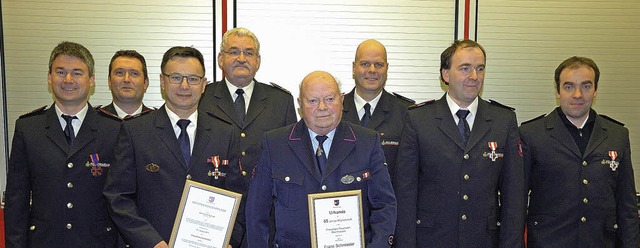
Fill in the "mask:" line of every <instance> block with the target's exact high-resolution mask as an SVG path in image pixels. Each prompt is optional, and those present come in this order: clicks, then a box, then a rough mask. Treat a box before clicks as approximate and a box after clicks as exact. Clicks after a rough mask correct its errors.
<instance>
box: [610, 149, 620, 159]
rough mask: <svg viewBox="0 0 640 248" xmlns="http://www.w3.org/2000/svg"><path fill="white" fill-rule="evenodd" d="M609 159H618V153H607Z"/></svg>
mask: <svg viewBox="0 0 640 248" xmlns="http://www.w3.org/2000/svg"><path fill="white" fill-rule="evenodd" d="M609 157H610V158H611V161H614V160H616V158H618V152H616V151H609Z"/></svg>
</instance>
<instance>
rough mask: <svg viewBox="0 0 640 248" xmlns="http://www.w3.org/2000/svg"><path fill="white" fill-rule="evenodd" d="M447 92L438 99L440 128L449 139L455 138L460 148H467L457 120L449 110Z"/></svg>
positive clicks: (437, 116)
mask: <svg viewBox="0 0 640 248" xmlns="http://www.w3.org/2000/svg"><path fill="white" fill-rule="evenodd" d="M446 94H447V93H445V95H444V96H442V98H440V100H438V101H436V103H435V104H437V105H436V117H435V118H436V119H439V120H440V122H439V123H438V129H440V131H442V132H443V133H444V134H445V135H446V136H447V137H449V139H451V140H453V142H455V143H456V144H457V145H458V146H459V147H460V149H462V150H465V147H464V145H463V144H462V137H461V136H460V132H458V127H457V126H456V122H455V120H453V116H452V115H451V111H450V110H449V105H448V104H447V99H446V98H445V97H446Z"/></svg>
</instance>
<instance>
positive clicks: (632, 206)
mask: <svg viewBox="0 0 640 248" xmlns="http://www.w3.org/2000/svg"><path fill="white" fill-rule="evenodd" d="M599 78H600V70H599V69H598V66H597V65H596V63H595V62H593V60H591V59H589V58H584V57H570V58H568V59H566V60H565V61H564V62H562V63H561V64H560V65H559V66H558V68H557V69H556V71H555V82H556V97H557V99H558V102H559V103H560V106H559V107H557V108H556V109H555V110H553V111H552V112H551V113H549V114H548V115H547V116H544V115H543V116H540V117H538V118H536V119H534V120H531V121H528V122H525V123H523V124H522V126H521V127H520V135H521V137H522V148H523V152H524V165H525V172H526V176H527V182H528V189H529V190H530V201H529V211H528V215H527V227H528V246H529V247H531V248H536V247H598V248H605V247H634V248H635V247H638V237H639V234H640V231H639V230H638V225H639V224H638V216H637V213H638V212H637V211H638V209H637V207H636V197H635V183H634V179H633V167H632V166H631V150H630V148H629V130H627V129H626V128H625V127H623V125H622V124H621V123H619V122H617V121H615V120H612V119H610V118H608V117H606V116H603V115H598V114H597V113H596V111H595V110H593V109H592V108H591V105H592V103H593V99H595V97H596V95H597V90H598V80H599Z"/></svg>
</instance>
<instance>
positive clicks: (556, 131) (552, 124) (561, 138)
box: [545, 110, 595, 157]
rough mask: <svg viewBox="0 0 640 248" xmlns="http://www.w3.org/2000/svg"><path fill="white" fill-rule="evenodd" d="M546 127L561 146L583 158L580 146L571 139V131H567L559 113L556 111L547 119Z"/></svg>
mask: <svg viewBox="0 0 640 248" xmlns="http://www.w3.org/2000/svg"><path fill="white" fill-rule="evenodd" d="M545 126H546V129H547V131H548V132H549V135H551V137H553V138H554V139H556V140H557V141H558V142H560V144H562V145H564V146H565V147H567V149H569V150H570V151H571V152H573V153H574V154H575V155H576V156H578V157H582V156H581V155H580V149H578V145H576V142H575V141H574V140H573V138H572V137H571V134H570V133H569V131H567V127H565V126H564V122H562V119H560V116H558V112H557V111H555V110H554V111H553V112H552V113H551V114H549V115H548V116H547V117H545ZM594 130H595V126H594ZM589 143H591V142H589ZM589 145H591V144H589ZM585 154H586V153H585Z"/></svg>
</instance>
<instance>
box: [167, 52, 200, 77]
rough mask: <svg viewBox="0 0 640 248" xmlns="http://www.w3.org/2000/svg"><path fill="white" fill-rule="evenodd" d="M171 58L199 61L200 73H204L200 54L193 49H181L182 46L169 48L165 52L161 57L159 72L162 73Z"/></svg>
mask: <svg viewBox="0 0 640 248" xmlns="http://www.w3.org/2000/svg"><path fill="white" fill-rule="evenodd" d="M173 57H193V58H196V59H198V61H200V65H202V72H205V69H204V58H203V57H202V53H200V51H198V49H195V48H193V47H183V46H174V47H172V48H169V50H167V52H165V53H164V56H162V63H161V64H160V70H162V73H164V66H165V65H167V62H169V60H170V59H172V58H173Z"/></svg>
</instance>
